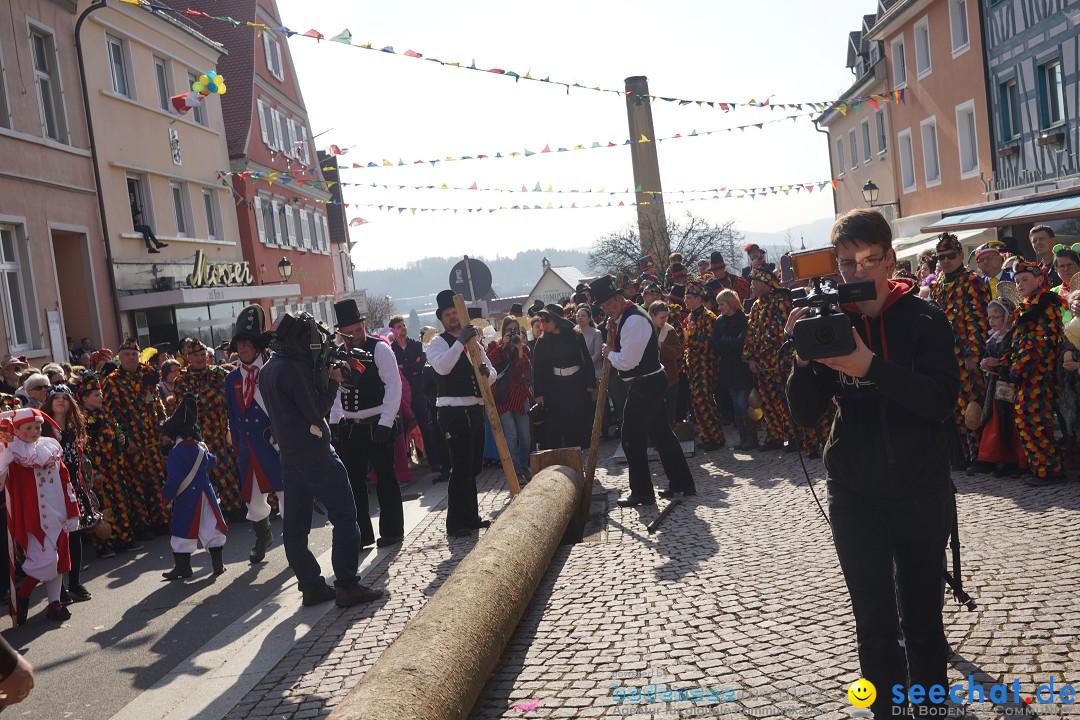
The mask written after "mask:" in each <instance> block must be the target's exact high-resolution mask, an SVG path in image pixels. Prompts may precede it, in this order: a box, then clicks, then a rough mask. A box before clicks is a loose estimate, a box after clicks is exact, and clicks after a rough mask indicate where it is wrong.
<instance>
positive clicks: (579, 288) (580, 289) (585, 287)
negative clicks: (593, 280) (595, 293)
mask: <svg viewBox="0 0 1080 720" xmlns="http://www.w3.org/2000/svg"><path fill="white" fill-rule="evenodd" d="M588 289H589V283H586V282H579V283H578V284H577V287H576V288H574V292H585V291H586V290H588Z"/></svg>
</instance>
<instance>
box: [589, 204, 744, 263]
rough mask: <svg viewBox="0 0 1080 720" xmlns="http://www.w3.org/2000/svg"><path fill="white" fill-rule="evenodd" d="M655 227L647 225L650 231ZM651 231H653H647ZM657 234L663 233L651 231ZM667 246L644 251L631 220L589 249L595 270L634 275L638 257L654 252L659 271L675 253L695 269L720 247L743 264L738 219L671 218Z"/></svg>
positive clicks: (688, 214) (730, 258)
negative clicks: (713, 221) (717, 223)
mask: <svg viewBox="0 0 1080 720" xmlns="http://www.w3.org/2000/svg"><path fill="white" fill-rule="evenodd" d="M649 229H651V228H646V230H649ZM646 234H650V233H646ZM651 234H652V235H654V236H656V235H659V234H660V233H651ZM667 237H668V238H670V242H669V243H668V245H667V246H666V247H665V246H664V245H663V243H662V242H661V243H660V244H659V246H657V247H653V248H646V249H645V251H644V252H642V248H641V237H640V235H639V234H638V226H637V224H636V223H630V224H629V225H628V226H627V227H625V228H623V229H622V230H620V231H617V232H613V233H609V234H608V235H604V236H602V237H600V238H599V239H597V241H596V243H595V244H594V245H593V246H592V248H591V249H590V250H589V267H590V268H591V269H592V271H593V272H595V273H607V272H610V273H616V274H621V273H625V274H627V275H631V276H633V277H637V276H638V275H640V274H641V270H640V269H639V266H638V259H639V258H642V257H644V256H645V255H649V254H651V255H652V257H653V260H654V261H655V262H656V267H657V270H658V272H659V273H663V269H664V268H666V267H667V266H668V261H669V259H670V258H671V254H672V253H676V252H677V253H682V257H683V264H684V265H685V266H686V267H687V268H688V269H689V270H690V271H691V272H692V271H693V269H694V267H695V266H696V265H697V262H698V260H708V259H709V256H710V254H712V253H713V252H715V251H717V250H719V251H720V252H721V253H723V255H724V260H725V261H727V262H728V264H730V265H732V266H733V267H738V266H740V265H741V263H740V260H741V257H742V249H741V248H740V247H739V244H740V243H741V242H742V240H743V239H744V237H745V236H744V235H743V234H742V233H741V232H739V231H738V230H736V229H735V221H734V220H728V221H727V222H725V223H723V224H721V225H714V224H713V223H711V222H709V221H708V220H706V219H704V218H700V217H697V216H695V215H694V214H692V213H691V212H689V211H687V212H686V214H685V216H684V217H683V218H681V219H669V220H668V223H667Z"/></svg>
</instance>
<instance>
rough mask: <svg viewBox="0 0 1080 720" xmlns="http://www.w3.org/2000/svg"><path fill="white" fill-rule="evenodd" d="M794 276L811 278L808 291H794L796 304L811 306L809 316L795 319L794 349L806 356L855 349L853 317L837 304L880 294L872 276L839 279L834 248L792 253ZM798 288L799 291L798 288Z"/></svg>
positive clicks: (837, 354) (835, 355)
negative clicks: (855, 280) (837, 279)
mask: <svg viewBox="0 0 1080 720" xmlns="http://www.w3.org/2000/svg"><path fill="white" fill-rule="evenodd" d="M791 270H792V275H793V277H794V279H795V280H810V282H811V284H812V286H813V287H812V288H811V290H810V292H809V293H806V292H805V291H802V295H801V296H798V295H797V294H796V293H792V297H793V302H792V304H793V305H794V306H795V307H808V308H811V310H810V314H809V315H808V316H807V317H804V318H802V319H801V320H799V321H797V322H796V323H795V327H794V330H793V334H794V336H795V350H796V352H798V353H799V357H800V358H802V359H803V360H817V359H820V358H827V357H840V356H842V355H850V354H851V353H853V352H855V338H853V337H852V336H851V321H850V320H849V319H848V317H847V316H846V315H845V314H844V313H843V312H841V311H840V310H839V309H838V307H837V306H839V305H841V304H842V303H852V302H863V301H866V300H873V299H874V298H875V297H877V291H876V289H875V288H874V281H873V280H864V281H862V282H848V283H845V282H841V283H838V282H836V280H835V279H834V278H833V277H830V276H834V275H836V274H837V270H836V253H835V251H834V250H833V249H832V248H822V249H820V250H806V251H804V252H795V253H791ZM796 292H798V291H796Z"/></svg>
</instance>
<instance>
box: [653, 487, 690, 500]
mask: <svg viewBox="0 0 1080 720" xmlns="http://www.w3.org/2000/svg"><path fill="white" fill-rule="evenodd" d="M657 494H658V495H659V496H660V497H661V498H663V499H664V500H670V499H671V498H673V497H675V496H676V495H682V496H683V497H691V496H693V495H697V490H696V489H690V490H671V489H670V488H669V489H667V490H661V491H660V492H659V493H657Z"/></svg>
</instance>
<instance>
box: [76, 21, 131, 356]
mask: <svg viewBox="0 0 1080 720" xmlns="http://www.w3.org/2000/svg"><path fill="white" fill-rule="evenodd" d="M104 7H106V5H105V0H94V1H93V2H92V3H91V4H90V7H88V8H86V9H85V10H83V11H82V14H81V15H79V19H78V20H76V21H75V54H76V56H77V57H78V59H79V82H80V83H81V84H82V98H83V113H84V114H85V115H86V134H87V138H88V140H89V142H90V162H92V163H93V165H94V186H95V187H96V188H97V197H98V214H99V215H100V216H101V235H102V237H103V238H104V240H105V263H106V265H108V270H109V289H110V290H111V291H112V297H113V320H115V321H116V337H117V340H118V341H119V340H120V339H122V337H123V326H122V325H121V323H120V294H119V292H117V289H116V269H115V267H114V266H113V254H112V239H111V238H110V237H109V222H108V220H107V219H106V218H105V195H104V193H103V189H102V187H101V170H100V169H99V167H98V153H97V143H96V142H95V141H94V117H93V115H92V114H91V112H90V90H89V89H88V88H87V86H86V64H85V63H84V62H83V47H82V35H81V34H80V33H81V32H82V24H83V22H85V21H86V18H87V17H89V16H90V13H92V12H94V11H96V10H101V9H102V8H104ZM101 342H102V344H103V345H104V344H105V338H101Z"/></svg>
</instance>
